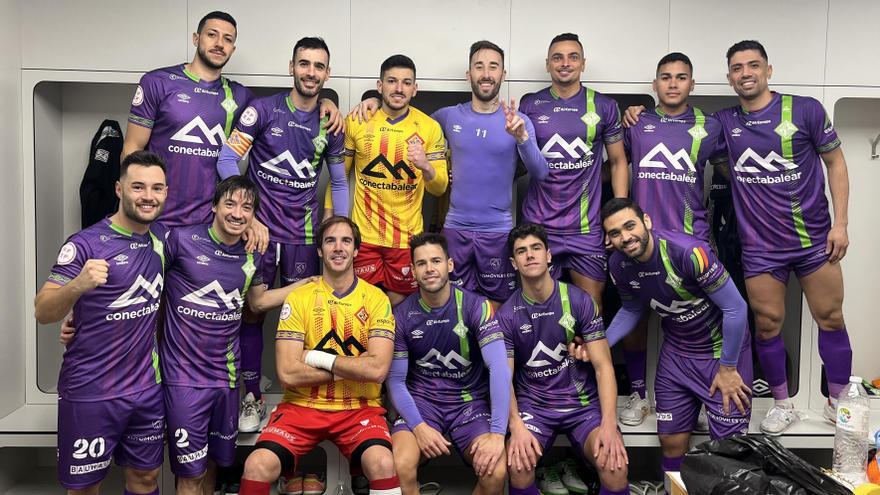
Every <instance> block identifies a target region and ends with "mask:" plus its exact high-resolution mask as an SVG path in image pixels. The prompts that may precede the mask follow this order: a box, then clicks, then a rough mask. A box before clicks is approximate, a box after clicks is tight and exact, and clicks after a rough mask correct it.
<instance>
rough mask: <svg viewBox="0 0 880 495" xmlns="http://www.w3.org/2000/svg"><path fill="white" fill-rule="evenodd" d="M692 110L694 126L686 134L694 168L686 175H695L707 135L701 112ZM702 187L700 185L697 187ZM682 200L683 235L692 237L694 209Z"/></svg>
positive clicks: (697, 109) (686, 201)
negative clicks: (688, 138) (689, 136)
mask: <svg viewBox="0 0 880 495" xmlns="http://www.w3.org/2000/svg"><path fill="white" fill-rule="evenodd" d="M693 109H694V126H693V127H691V128H690V129H688V134H690V135H691V137H692V138H693V140H692V141H691V153H690V159H691V166H693V167H694V168H693V169H692V170H688V175H689V176H691V175H696V173H697V172H696V167H697V166H698V163H697V162H698V161H699V156H700V146H701V145H702V143H703V139H704V138H705V137H706V136H708V135H709V133H708V132H706V127H705V124H706V116H705V115H703V111H702V110H700V109H699V108H697V107H693ZM699 186H700V187H702V184H700V185H699ZM683 199H684V218H683V219H682V225H683V231H684V233H685V234H689V235H694V209H693V206H691V204H690V203H688V200H687V198H683Z"/></svg>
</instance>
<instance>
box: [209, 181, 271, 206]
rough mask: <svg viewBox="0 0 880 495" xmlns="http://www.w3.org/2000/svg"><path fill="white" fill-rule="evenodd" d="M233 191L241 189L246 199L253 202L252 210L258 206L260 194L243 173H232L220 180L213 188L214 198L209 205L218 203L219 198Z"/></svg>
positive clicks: (231, 193) (227, 195) (225, 196)
mask: <svg viewBox="0 0 880 495" xmlns="http://www.w3.org/2000/svg"><path fill="white" fill-rule="evenodd" d="M235 191H241V192H242V194H244V197H245V198H246V199H250V200H251V201H253V203H254V211H257V210H258V209H259V208H260V194H259V192H257V186H256V184H254V183H253V181H252V180H250V179H248V178H247V177H245V176H243V175H233V176H232V177H228V178H226V179H223V180H222V181H220V183H219V184H217V188H216V189H214V200H213V201H212V202H211V206H217V205H218V204H220V200H222V199H223V198H228V197H229V196H232V195H233V194H234V193H235Z"/></svg>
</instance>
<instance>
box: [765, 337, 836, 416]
mask: <svg viewBox="0 0 880 495" xmlns="http://www.w3.org/2000/svg"><path fill="white" fill-rule="evenodd" d="M755 350H756V351H757V353H758V361H759V362H760V363H761V369H763V370H764V378H766V379H767V383H768V384H769V385H770V391H771V392H772V393H773V398H774V399H776V400H787V399H788V380H787V379H786V378H787V377H786V376H785V343H784V342H783V341H782V334H781V333H780V334H779V335H777V336H775V337H771V338H769V339H767V340H761V339H760V338H755ZM847 379H849V377H847Z"/></svg>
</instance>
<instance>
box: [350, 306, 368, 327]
mask: <svg viewBox="0 0 880 495" xmlns="http://www.w3.org/2000/svg"><path fill="white" fill-rule="evenodd" d="M354 315H355V316H356V317H357V319H358V320H360V321H361V323H363V324H366V323H367V318H369V317H370V314H369V313H367V310H366V309H364V307H363V306H361V309H359V310H358V312H357V313H355V314H354Z"/></svg>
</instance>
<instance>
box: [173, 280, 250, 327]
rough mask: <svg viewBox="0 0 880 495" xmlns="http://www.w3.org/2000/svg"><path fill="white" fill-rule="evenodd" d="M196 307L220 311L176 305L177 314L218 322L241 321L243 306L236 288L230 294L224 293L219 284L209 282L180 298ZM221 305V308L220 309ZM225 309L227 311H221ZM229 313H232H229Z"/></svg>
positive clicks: (242, 300) (215, 281)
mask: <svg viewBox="0 0 880 495" xmlns="http://www.w3.org/2000/svg"><path fill="white" fill-rule="evenodd" d="M180 299H181V300H182V301H186V302H188V303H191V304H196V305H198V306H204V307H206V308H212V309H220V310H221V311H204V310H200V309H194V308H188V307H186V306H184V305H182V304H178V305H177V308H176V309H177V312H178V313H180V314H182V315H184V316H193V317H196V318H201V319H203V320H218V321H237V320H240V319H241V308H242V307H243V306H244V298H242V296H241V292H240V291H239V290H238V288H235V289H234V290H232V291H230V292H226V291H225V290H224V289H223V286H221V285H220V282H219V281H217V280H213V281H211V282H210V283H209V284H207V285H205V286H204V287H202V288H200V289H198V290H194V291H192V292H190V293H189V294H187V295H185V296H183V297H181V298H180ZM221 304H222V307H221ZM223 308H226V310H227V311H223ZM230 311H232V312H231V313H230Z"/></svg>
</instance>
